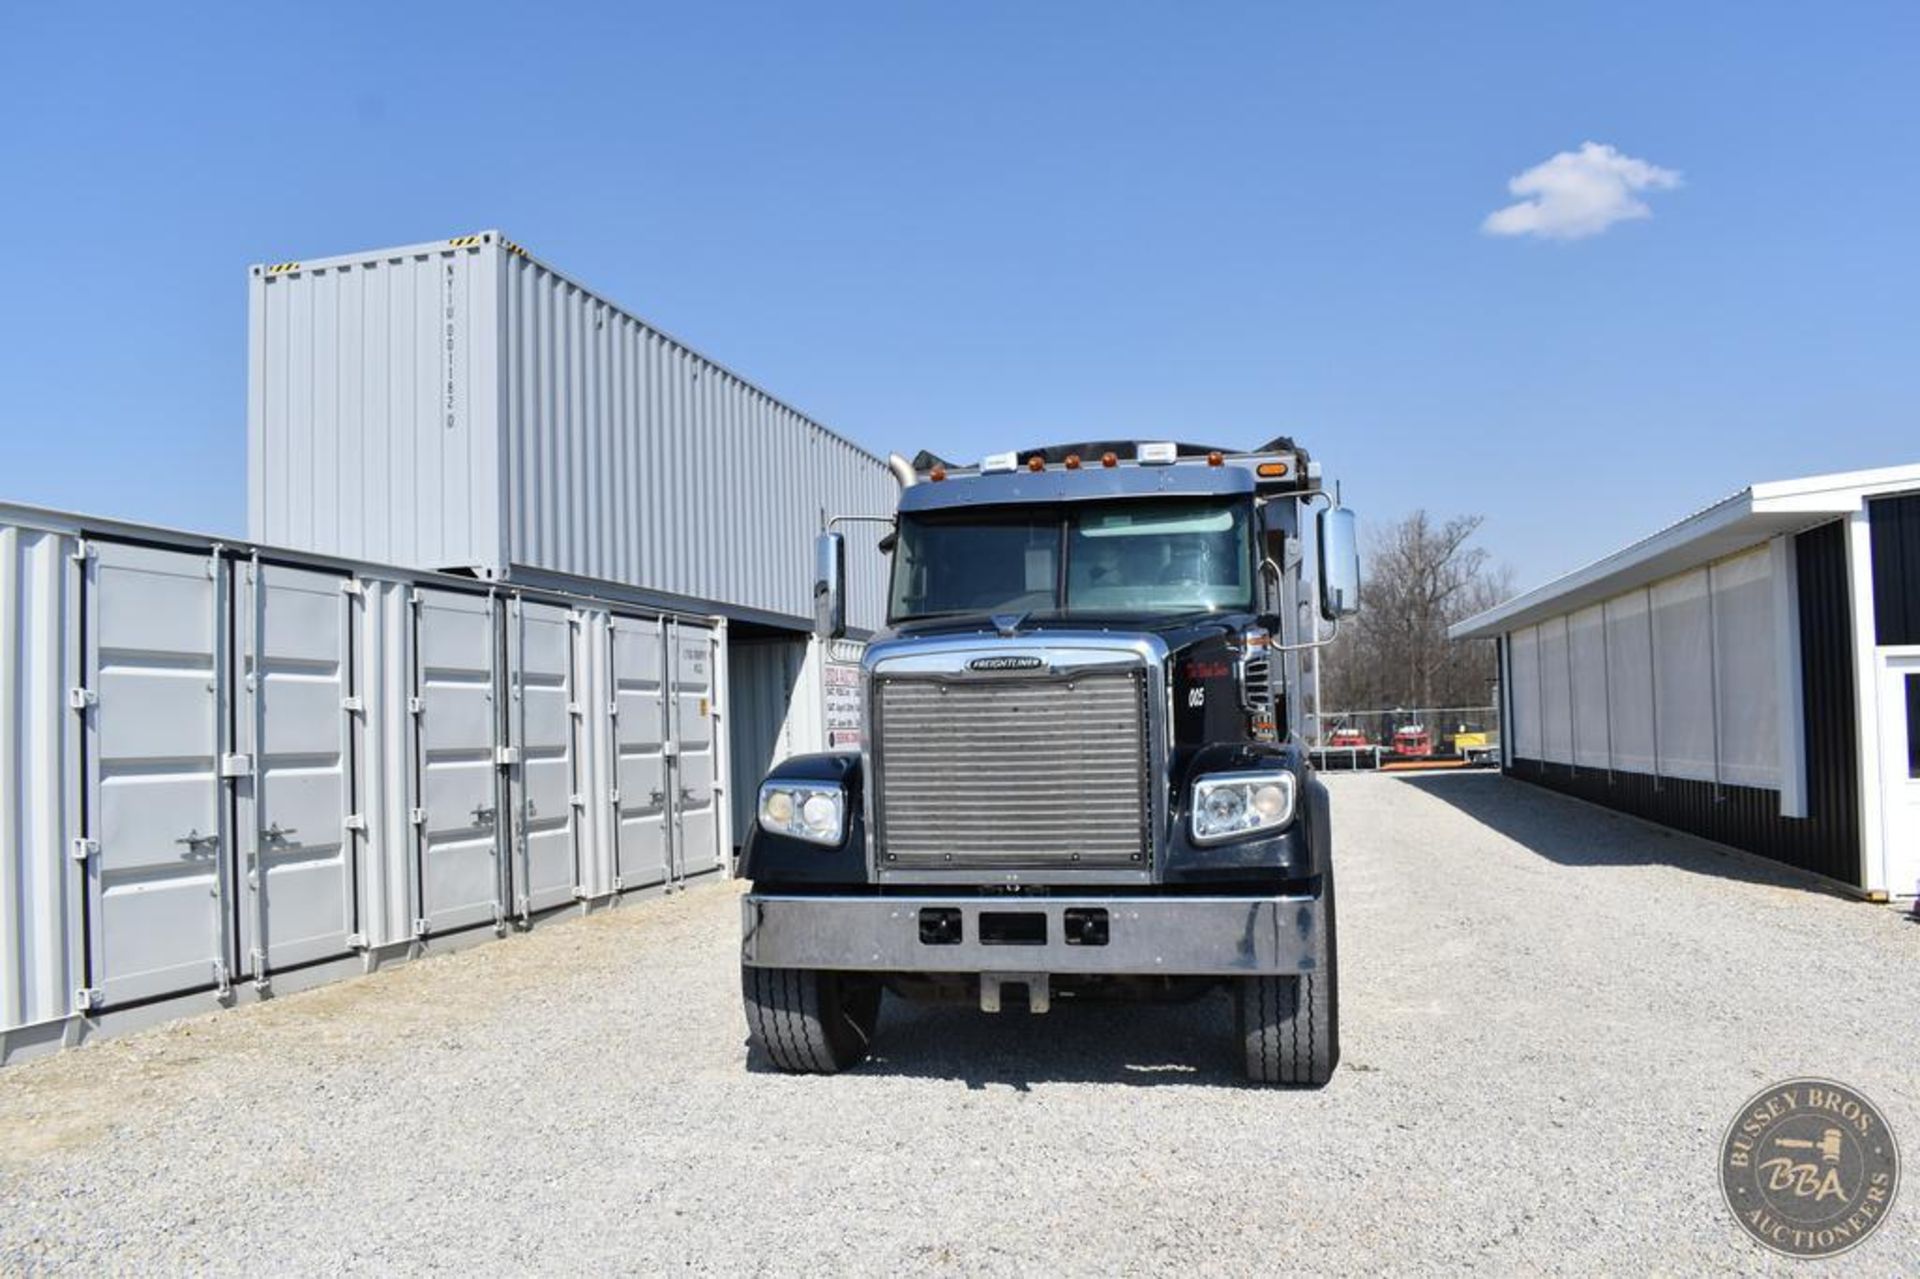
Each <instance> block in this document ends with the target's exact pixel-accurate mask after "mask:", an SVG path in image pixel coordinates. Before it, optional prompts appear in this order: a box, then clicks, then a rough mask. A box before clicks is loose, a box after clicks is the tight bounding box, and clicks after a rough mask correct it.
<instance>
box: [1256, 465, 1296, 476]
mask: <svg viewBox="0 0 1920 1279" xmlns="http://www.w3.org/2000/svg"><path fill="white" fill-rule="evenodd" d="M1287 470H1288V467H1287V464H1286V463H1285V462H1262V463H1261V464H1260V465H1259V466H1258V467H1256V468H1255V472H1256V473H1257V474H1258V475H1259V476H1260V478H1261V479H1263V480H1277V479H1279V478H1280V477H1281V476H1283V475H1285V474H1286V473H1287Z"/></svg>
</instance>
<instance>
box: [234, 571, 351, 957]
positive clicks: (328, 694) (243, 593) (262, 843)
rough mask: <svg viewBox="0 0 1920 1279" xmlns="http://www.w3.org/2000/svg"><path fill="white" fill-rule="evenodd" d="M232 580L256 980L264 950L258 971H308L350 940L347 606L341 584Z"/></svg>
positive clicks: (249, 930) (288, 575)
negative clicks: (235, 583)
mask: <svg viewBox="0 0 1920 1279" xmlns="http://www.w3.org/2000/svg"><path fill="white" fill-rule="evenodd" d="M238 572H239V573H240V587H239V589H238V591H237V592H236V600H237V604H238V608H239V621H240V625H239V628H238V635H237V637H236V639H237V643H236V645H235V651H236V655H237V660H238V662H239V663H240V666H239V670H240V674H241V679H240V680H239V681H238V682H237V684H236V688H237V689H238V691H239V696H238V698H237V699H236V702H237V708H238V713H237V714H236V716H235V740H236V742H237V743H238V748H239V751H240V753H242V754H243V755H245V756H247V757H248V759H249V760H250V762H251V765H252V776H251V778H250V785H249V787H248V788H246V789H245V790H243V791H242V793H241V795H240V797H239V800H240V803H239V810H238V822H237V824H236V828H237V836H236V840H235V843H236V847H237V848H238V849H239V851H240V864H241V865H242V866H243V867H244V869H245V876H244V879H243V880H242V881H241V888H242V892H241V893H240V895H239V897H240V900H239V911H238V914H239V927H240V938H241V953H242V955H243V956H244V957H245V969H244V971H247V972H250V973H252V974H254V975H256V976H258V975H259V974H260V972H261V965H260V959H261V951H262V950H263V949H264V952H265V963H266V968H267V969H274V968H284V967H287V966H289V965H292V964H305V963H311V962H313V961H315V960H319V959H325V958H328V957H330V956H334V955H343V954H345V953H347V951H348V950H349V949H350V946H349V943H348V940H347V939H348V937H349V935H351V934H352V933H353V932H354V930H355V929H354V916H355V902H354V889H355V885H354V870H355V867H354V856H353V855H354V851H355V850H354V848H353V846H352V844H351V843H350V842H349V841H348V839H347V831H346V826H345V821H346V817H347V815H348V814H349V813H351V812H352V811H353V792H352V786H353V779H352V777H351V775H350V771H349V767H348V759H349V754H350V734H351V729H352V725H351V723H350V720H349V717H348V712H347V709H346V703H347V699H348V697H350V696H351V695H352V689H351V686H350V683H349V680H350V678H351V673H350V671H349V670H348V662H347V653H348V643H349V641H348V627H349V625H350V621H349V617H348V600H349V597H348V595H347V593H346V592H345V591H343V590H342V589H341V588H342V587H343V586H344V585H345V584H346V582H347V579H346V578H344V577H342V576H340V575H338V574H333V573H320V572H315V571H313V570H310V569H303V568H289V567H286V566H283V565H277V564H259V565H243V566H241V567H240V569H239V570H238ZM256 580H257V582H258V586H257V587H256ZM262 935H264V938H265V941H264V944H263V942H262V941H261V936H262Z"/></svg>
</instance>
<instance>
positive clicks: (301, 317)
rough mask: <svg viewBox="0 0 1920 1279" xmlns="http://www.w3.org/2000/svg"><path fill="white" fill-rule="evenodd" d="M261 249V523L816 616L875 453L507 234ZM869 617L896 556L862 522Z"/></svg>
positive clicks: (852, 536)
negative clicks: (450, 242) (389, 246)
mask: <svg viewBox="0 0 1920 1279" xmlns="http://www.w3.org/2000/svg"><path fill="white" fill-rule="evenodd" d="M480 240H481V242H480V243H479V244H476V245H471V246H461V247H449V246H444V245H441V246H435V245H427V246H416V247H414V248H410V249H396V250H386V251H381V252H374V253H366V254H359V255H355V256H353V257H351V258H341V259H333V260H330V261H328V262H324V263H314V264H309V265H307V266H303V267H300V268H297V269H292V270H287V271H284V272H280V273H277V274H275V273H273V272H272V271H270V270H263V269H262V268H255V271H254V276H253V281H252V348H251V367H252V381H251V385H250V401H249V413H248V420H249V428H250V444H251V456H250V462H249V475H250V482H251V489H250V493H249V499H250V504H251V509H252V515H251V520H252V530H253V535H254V536H255V537H256V538H259V539H262V540H267V541H272V542H276V543H280V544H284V545H290V546H294V547H297V548H300V549H303V550H313V551H319V552H323V553H327V554H340V555H347V556H353V557H358V558H371V559H378V560H389V561H393V562H397V563H402V564H407V565H410V566H414V567H421V568H452V569H474V570H478V571H480V572H482V573H483V574H485V575H488V576H493V577H505V576H511V573H512V571H513V570H514V569H515V568H525V569H534V570H541V571H543V572H545V573H550V574H560V575H564V576H567V577H574V578H581V579H588V580H593V581H604V582H611V583H619V584H622V585H626V586H630V587H635V588H639V589H642V590H646V591H653V592H659V593H662V594H666V595H672V596H676V597H679V598H681V599H683V600H686V601H690V602H698V603H701V604H710V605H713V606H716V607H717V608H718V609H721V610H725V609H737V610H750V611H752V612H754V613H758V614H761V615H764V616H765V617H767V618H781V619H788V620H791V621H792V623H793V624H794V625H796V626H804V625H806V624H807V622H808V621H809V619H810V618H811V615H812V607H813V605H812V595H811V587H812V562H811V556H810V547H811V542H812V538H813V535H814V534H815V533H816V532H818V531H819V530H820V528H821V526H822V523H823V521H824V520H825V519H826V518H827V517H829V516H833V515H855V514H857V515H882V516H884V515H890V514H891V513H892V511H893V509H894V505H895V502H896V498H897V490H896V488H895V485H894V481H893V479H892V477H891V475H890V474H889V473H888V471H887V469H886V466H885V464H884V463H883V462H881V461H880V460H879V459H878V458H875V457H873V456H872V455H870V454H868V453H866V452H864V451H863V450H861V449H859V448H857V447H855V446H854V445H852V444H850V443H849V442H847V441H846V440H844V439H842V438H840V437H839V436H837V435H835V434H833V433H832V432H831V431H828V430H827V429H826V428H824V427H822V426H821V425H819V424H818V423H816V422H814V421H812V420H811V419H809V418H807V417H806V416H804V415H803V414H801V413H799V412H797V411H795V410H794V409H792V408H790V407H788V406H787V405H785V404H783V403H781V402H780V401H778V400H776V399H774V398H773V397H772V396H770V395H768V394H767V393H766V392H765V391H762V390H761V389H759V388H758V387H755V386H753V385H752V384H751V383H748V382H746V381H745V380H743V379H741V378H740V377H738V376H737V375H735V374H734V373H732V372H731V371H729V370H728V369H726V368H724V367H722V366H720V365H718V364H716V363H714V362H713V361H711V360H709V359H707V358H705V357H704V356H701V355H700V354H698V353H697V352H695V351H692V350H690V349H689V348H687V347H686V346H685V345H683V344H682V343H680V342H678V341H676V340H675V339H673V338H672V337H670V336H668V335H667V334H664V333H662V332H660V331H659V330H657V329H655V328H653V327H651V326H650V325H648V324H646V323H645V322H644V321H642V320H639V319H637V318H635V317H634V316H632V315H629V314H627V313H626V312H624V311H622V310H620V309H619V308H618V307H616V306H614V305H613V304H612V303H610V302H608V301H606V300H605V299H603V298H600V297H597V296H595V295H594V294H593V293H591V292H590V291H588V290H586V289H584V288H582V287H580V286H579V285H578V284H576V283H574V282H573V281H571V280H569V279H567V278H566V277H564V276H562V275H560V274H559V273H558V272H556V271H554V270H552V269H551V268H549V267H547V266H545V265H544V264H542V263H540V262H539V261H537V260H535V259H533V258H530V257H527V256H525V255H524V254H521V253H519V252H517V251H515V250H513V249H510V248H508V247H504V246H503V244H502V243H501V242H500V241H499V240H498V237H497V236H483V237H480ZM847 532H848V542H849V550H850V555H849V564H848V573H849V578H850V583H849V586H850V590H849V600H848V618H849V621H850V623H851V624H852V625H853V626H854V627H856V628H859V629H863V630H871V629H873V628H875V627H877V626H879V625H880V623H881V620H882V612H883V603H882V601H883V595H884V578H885V572H886V564H885V561H884V558H883V557H882V556H881V555H880V554H879V552H878V550H877V549H876V548H875V543H876V542H877V540H878V538H879V535H880V530H879V529H878V527H877V526H875V525H871V524H868V525H858V524H856V525H852V526H850V527H849V528H848V529H847Z"/></svg>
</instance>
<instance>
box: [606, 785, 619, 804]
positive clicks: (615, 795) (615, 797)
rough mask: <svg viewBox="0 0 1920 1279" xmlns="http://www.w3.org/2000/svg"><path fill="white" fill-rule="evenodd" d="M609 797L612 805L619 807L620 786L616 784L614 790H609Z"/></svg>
mask: <svg viewBox="0 0 1920 1279" xmlns="http://www.w3.org/2000/svg"><path fill="white" fill-rule="evenodd" d="M607 799H608V801H609V802H610V803H612V805H613V806H614V807H615V808H618V807H619V806H620V788H619V787H618V786H616V787H614V788H613V789H612V790H610V791H608V792H607Z"/></svg>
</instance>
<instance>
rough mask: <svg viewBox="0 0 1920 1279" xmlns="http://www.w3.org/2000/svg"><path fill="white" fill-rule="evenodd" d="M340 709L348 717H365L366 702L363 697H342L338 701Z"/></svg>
mask: <svg viewBox="0 0 1920 1279" xmlns="http://www.w3.org/2000/svg"><path fill="white" fill-rule="evenodd" d="M340 709H341V710H343V711H345V712H346V713H347V714H349V715H365V714H366V713H367V701H366V699H365V698H364V697H343V698H341V699H340Z"/></svg>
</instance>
